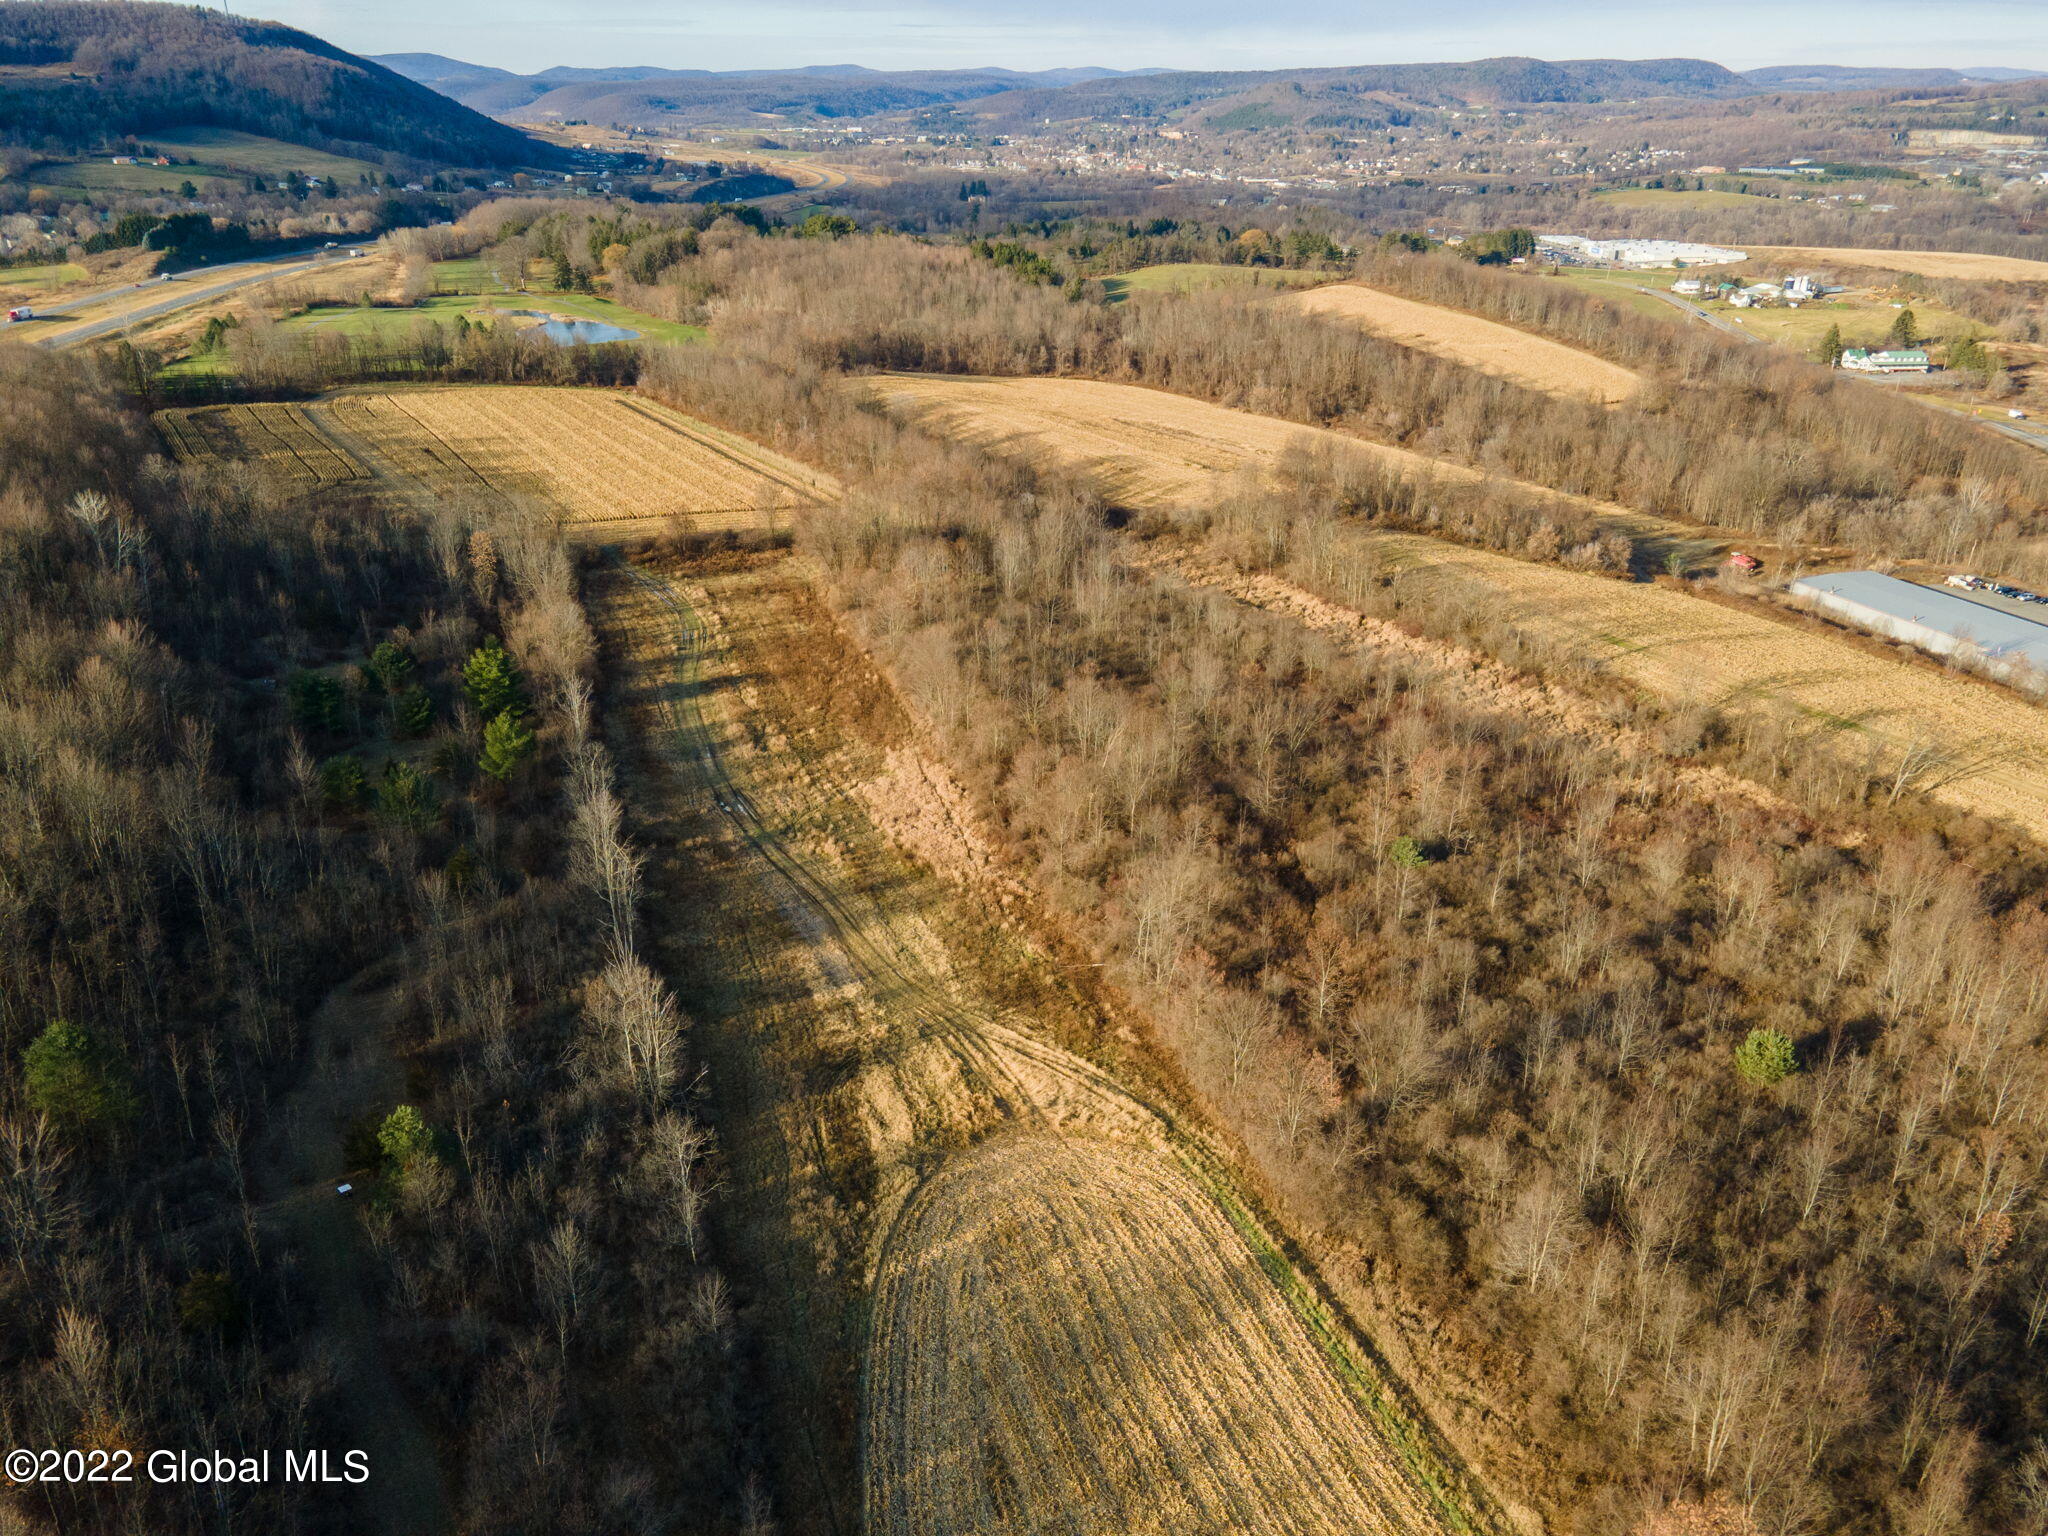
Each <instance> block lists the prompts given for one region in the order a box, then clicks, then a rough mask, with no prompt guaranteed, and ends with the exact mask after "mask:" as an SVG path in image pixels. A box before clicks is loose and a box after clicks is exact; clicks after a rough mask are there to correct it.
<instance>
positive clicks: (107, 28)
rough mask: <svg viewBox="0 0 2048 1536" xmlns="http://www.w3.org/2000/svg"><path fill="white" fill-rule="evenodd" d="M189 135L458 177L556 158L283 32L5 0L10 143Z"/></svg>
mask: <svg viewBox="0 0 2048 1536" xmlns="http://www.w3.org/2000/svg"><path fill="white" fill-rule="evenodd" d="M187 124H205V125H209V126H213V127H219V128H235V129H240V130H243V131H244V132H248V133H255V134H262V135H264V136H266V137H269V138H277V139H288V140H290V141H292V142H293V143H298V144H310V145H314V146H316V147H318V148H322V149H334V150H337V151H339V152H341V153H350V152H360V151H361V150H363V149H365V148H370V149H376V150H384V151H391V152H394V153H398V154H402V155H406V156H409V157H413V158H426V159H433V160H441V161H447V162H451V163H454V164H458V165H510V164H518V163H526V162H537V161H541V160H544V159H546V158H547V157H548V156H549V154H550V151H549V150H548V149H547V148H546V147H545V146H542V145H539V144H536V143H535V142H534V141H533V140H531V139H529V138H527V136H526V135H525V134H523V133H520V132H519V131H518V130H516V129H513V128H509V127H506V126H505V125H504V124H502V123H497V122H493V121H492V120H491V119H489V118H486V117H482V116H480V115H478V114H477V113H475V112H472V111H470V110H469V109H468V108H467V107H464V106H461V105H459V104H457V103H456V102H453V101H451V100H449V99H448V98H447V97H445V96H442V95H439V94H437V93H436V92H434V91H431V90H428V89H427V88H426V87H424V86H421V85H418V84H415V83H414V82H413V81H411V80H408V79H406V78H405V77H404V76H402V75H399V74H396V73H394V72H393V71H391V70H388V69H386V68H384V67H383V66H382V65H379V64H372V63H370V62H369V61H368V60H366V59H360V58H357V57H356V56H355V55H354V54H351V53H348V52H346V51H344V50H343V49H340V48H337V47H335V46H334V45H333V44H331V43H326V42H322V41H321V40H320V39H319V38H317V37H313V36H311V35H309V34H307V33H304V32H299V31H296V30H294V29H293V28H291V27H285V26H279V25H277V24H276V23H274V22H267V21H254V20H248V19H245V18H243V17H239V16H228V15H222V14H217V13H215V12H212V11H203V10H199V9H196V8H191V7H186V6H173V5H149V4H132V3H128V0H105V3H101V0H91V3H87V0H35V3H30V0H0V143H15V144H24V145H34V146H35V147H36V148H38V149H43V150H48V149H51V148H55V147H62V148H67V149H73V150H78V149H90V148H92V147H94V146H96V145H98V144H99V143H100V142H101V141H102V140H104V139H105V138H106V137H107V136H108V135H109V134H114V135H120V134H139V133H148V132H150V131H152V130H155V129H161V128H169V127H176V126H182V125H187ZM372 158H374V157H372Z"/></svg>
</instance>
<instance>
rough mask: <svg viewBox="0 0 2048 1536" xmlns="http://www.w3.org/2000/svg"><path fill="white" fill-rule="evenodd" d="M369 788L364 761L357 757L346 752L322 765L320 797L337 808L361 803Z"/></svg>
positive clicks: (345, 807)
mask: <svg viewBox="0 0 2048 1536" xmlns="http://www.w3.org/2000/svg"><path fill="white" fill-rule="evenodd" d="M368 788H369V781H368V779H366V778H365V777H364V775H363V765H362V762H361V761H360V760H359V759H357V758H355V757H351V756H349V755H348V754H346V753H344V754H343V755H342V756H340V757H330V758H329V759H327V761H326V762H324V763H322V764H321V765H320V798H321V799H322V800H323V801H325V802H326V803H327V804H328V805H329V806H330V807H332V808H334V809H336V810H345V809H347V808H348V807H349V806H353V805H361V804H362V803H363V795H364V793H365V791H366V790H368Z"/></svg>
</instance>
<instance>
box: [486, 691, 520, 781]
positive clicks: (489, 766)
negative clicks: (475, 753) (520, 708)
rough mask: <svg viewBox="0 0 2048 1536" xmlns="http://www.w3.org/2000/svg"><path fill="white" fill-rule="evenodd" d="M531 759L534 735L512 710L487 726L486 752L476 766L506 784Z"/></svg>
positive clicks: (497, 717)
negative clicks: (520, 766)
mask: <svg viewBox="0 0 2048 1536" xmlns="http://www.w3.org/2000/svg"><path fill="white" fill-rule="evenodd" d="M531 756H533V732H532V731H530V730H528V729H527V728H526V727H525V726H523V725H521V724H520V723H519V717H518V716H517V715H515V714H513V713H512V711H511V710H509V709H508V710H506V711H504V712H503V713H502V714H500V715H498V716H496V717H495V718H494V719H493V720H492V721H491V723H490V724H489V725H486V726H485V727H484V750H483V753H482V755H481V756H479V757H478V758H477V760H476V765H477V767H479V768H481V769H483V771H484V772H485V773H488V774H489V775H490V776H491V777H492V778H494V779H496V780H497V781H498V782H499V783H500V784H502V783H504V782H506V781H507V780H508V779H510V778H511V777H512V775H513V774H514V773H516V772H517V771H518V770H519V765H520V764H521V763H523V762H525V761H526V760H527V759H528V758H529V757H531Z"/></svg>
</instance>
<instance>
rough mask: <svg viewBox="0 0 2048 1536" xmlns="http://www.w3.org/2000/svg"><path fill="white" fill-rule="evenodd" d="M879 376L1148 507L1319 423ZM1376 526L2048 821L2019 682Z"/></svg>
mask: <svg viewBox="0 0 2048 1536" xmlns="http://www.w3.org/2000/svg"><path fill="white" fill-rule="evenodd" d="M875 383H876V387H877V388H878V389H879V390H880V391H881V392H882V393H883V394H884V396H885V398H886V397H888V396H889V395H891V394H895V395H901V396H907V397H908V400H909V403H912V404H916V405H920V406H922V408H923V409H925V410H926V411H928V412H930V413H931V415H932V419H934V420H937V421H941V422H943V423H945V424H946V426H947V427H948V428H949V429H950V430H952V431H955V432H957V433H958V434H959V435H961V436H963V437H966V438H970V439H972V440H975V441H979V442H984V443H987V444H989V445H991V446H995V447H1000V448H1001V449H1003V450H1004V451H1006V452H1016V453H1021V454H1025V455H1028V456H1031V457H1034V458H1039V459H1043V460H1046V461H1053V462H1064V463H1067V464H1070V465H1075V466H1077V467H1082V468H1086V469H1089V470H1090V471H1092V472H1093V473H1095V474H1096V475H1097V476H1098V477H1099V478H1100V479H1101V481H1102V483H1103V487H1104V489H1105V491H1106V492H1108V493H1109V494H1111V495H1113V496H1115V497H1117V498H1118V499H1120V500H1123V501H1125V502H1127V503H1129V504H1131V505H1134V506H1145V505H1161V506H1163V505H1169V504H1171V503H1173V502H1174V501H1176V500H1178V501H1183V502H1185V501H1186V500H1188V499H1190V498H1192V497H1198V496H1200V495H1201V494H1202V493H1203V492H1204V490H1205V489H1206V488H1207V487H1209V486H1211V485H1213V484H1214V479H1215V477H1216V476H1217V475H1218V474H1222V473H1229V472H1231V471H1233V470H1235V469H1237V468H1240V467H1242V466H1246V465H1253V466H1255V465H1257V464H1259V463H1261V462H1265V461H1269V460H1270V459H1271V458H1272V456H1273V455H1274V454H1275V453H1276V452H1277V451H1278V449H1279V448H1280V447H1282V446H1284V445H1286V444H1288V443H1290V442H1295V441H1299V440H1300V439H1301V438H1302V437H1303V436H1304V435H1305V434H1308V433H1309V429H1308V428H1305V427H1299V426H1296V425H1294V424H1293V423H1290V422H1283V421H1276V420H1273V419H1272V418H1269V417H1264V416H1256V415H1253V414H1251V413H1249V412H1243V411H1232V410H1227V409H1225V408H1223V407H1221V406H1214V405H1209V404H1206V403H1204V402H1201V401H1195V400H1184V399H1181V398H1179V397H1176V396H1172V395H1167V394H1163V393H1161V392H1160V391H1157V390H1148V389H1139V388H1135V387H1133V386H1129V385H1120V384H1098V383H1093V382H1090V381H1084V380H1064V379H1017V380H974V379H938V378H932V379H919V380H906V379H903V378H900V377H888V378H884V379H881V380H877V381H875ZM1330 435H1331V436H1334V435H1335V434H1330ZM1345 441H1346V442H1355V440H1352V439H1345ZM1381 451H1382V452H1392V451H1393V450H1385V449H1383V450H1381ZM1410 457H1415V456H1412V455H1411V456H1410ZM1423 462H1425V463H1426V462H1428V461H1423ZM1437 472H1438V473H1443V472H1444V471H1443V470H1442V469H1441V468H1439V469H1438V471H1437ZM1466 473H1470V471H1467V472H1466ZM1373 537H1374V540H1375V543H1376V546H1377V548H1378V550H1379V552H1380V555H1381V558H1382V559H1383V560H1385V561H1386V562H1388V563H1389V564H1390V565H1392V566H1394V567H1398V568H1399V569H1401V570H1402V571H1403V572H1404V573H1405V574H1403V575H1402V576H1401V577H1400V578H1399V579H1400V580H1402V581H1404V582H1406V583H1408V584H1409V590H1410V591H1412V592H1414V593H1416V594H1417V595H1419V596H1420V595H1426V594H1429V593H1432V592H1435V591H1438V590H1442V591H1443V593H1444V596H1445V598H1446V600H1449V601H1464V602H1471V601H1475V600H1476V601H1478V602H1481V603H1484V604H1485V605H1486V606H1487V608H1488V609H1489V610H1490V611H1494V612H1498V613H1500V614H1502V615H1504V616H1512V618H1513V620H1514V622H1515V623H1516V624H1517V625H1518V626H1521V627H1524V628H1526V629H1527V630H1529V631H1530V632H1531V633H1533V634H1538V635H1541V636H1543V637H1545V638H1548V639H1552V640H1556V641H1559V642H1562V643H1564V644H1567V645H1570V646H1575V647H1578V648H1581V649H1582V650H1584V651H1585V652H1587V653H1588V654H1590V655H1593V656H1597V657H1598V658H1600V659H1601V661H1602V662H1603V664H1605V665H1606V666H1608V667H1610V668H1612V669H1613V671H1614V672H1615V673H1616V674H1617V675H1619V676H1622V677H1626V678H1628V679H1630V680H1631V681H1633V682H1635V683H1636V684H1637V685H1639V686H1641V687H1642V688H1644V689H1646V690H1648V691H1649V692H1650V693H1652V694H1654V695H1655V696H1657V697H1659V698H1662V699H1666V700H1669V701H1673V702H1681V703H1683V702H1694V701H1697V702H1707V703H1715V704H1724V705H1725V704H1731V703H1735V702H1736V701H1744V702H1748V701H1755V702H1759V703H1762V702H1770V701H1775V702H1781V703H1783V704H1788V705H1790V706H1791V707H1793V708H1794V709H1796V710H1798V711H1800V712H1802V713H1803V714H1806V715H1808V716H1810V717H1811V718H1813V719H1814V720H1816V721H1820V722H1826V723H1827V724H1828V725H1829V727H1830V728H1831V729H1834V730H1836V731H1838V732H1839V733H1840V735H1841V738H1842V740H1843V741H1844V742H1845V744H1846V746H1847V750H1849V751H1851V752H1856V753H1859V754H1860V753H1864V752H1868V751H1871V750H1873V749H1875V750H1877V751H1880V752H1886V753H1895V752H1906V751H1911V750H1914V749H1915V748H1916V747H1918V748H1921V749H1922V750H1924V745H1923V744H1924V743H1927V742H1942V743H1945V744H1946V749H1947V750H1948V751H1949V752H1951V753H1952V754H1953V756H1954V759H1955V762H1956V763H1957V764H1958V765H1959V766H1958V767H1957V769H1956V777H1955V778H1954V779H1953V780H1952V781H1951V782H1948V783H1946V784H1944V785H1942V787H1940V788H1939V789H1937V790H1936V791H1935V793H1936V795H1937V796H1938V797H1939V798H1941V799H1944V800H1947V801H1949V802H1950V803H1952V804H1954V805H1957V806H1959V807H1961V808H1962V809H1964V810H1967V811H1971V812H1973V813H1975V814H1978V815H1984V816H1992V817H2009V818H2011V819H2012V820H2013V821H2016V822H2018V823H2019V824H2020V825H2022V826H2023V827H2025V828H2026V829H2027V830H2029V831H2030V832H2032V833H2034V834H2035V835H2037V836H2039V835H2042V834H2044V833H2048V713H2044V712H2043V711H2042V710H2041V709H2040V708H2039V707H2038V706H2036V705H2034V704H2031V703H2029V702H2027V701H2025V700H2023V699H2021V698H2019V697H2017V696H2016V695H2013V694H2009V693H2006V692H2004V691H2002V690H1999V689H1996V688H1992V687H1988V686H1986V685H1984V684H1982V683H1978V682H1976V681H1973V680H1971V679H1968V678H1964V677H1958V676H1955V675H1953V674H1950V673H1944V672H1939V671H1935V670H1933V669H1930V668H1926V667H1920V666H1915V665H1913V664H1911V663H1910V662H1909V661H1907V660H1905V659H1903V658H1901V659H1894V658H1892V657H1890V656H1887V655H1884V654H1881V653H1877V652H1873V651H1869V650H1866V649H1864V648H1862V647H1861V646H1858V645H1855V644H1852V643H1851V642H1850V641H1848V640H1847V639H1842V638H1837V637H1835V636H1833V635H1830V634H1828V633H1826V632H1824V631H1818V630H1810V629H1806V628H1804V627H1801V626H1797V625H1793V624H1789V623H1780V622H1777V621H1775V620H1772V619H1770V618H1766V617H1763V616H1760V615H1756V614H1752V613H1746V612H1740V611H1736V610H1731V609H1728V608H1724V607H1721V606H1719V605H1716V604H1713V603H1709V602H1705V601H1702V600H1701V599H1699V598H1697V597H1694V596H1691V595H1690V594H1688V593H1685V592H1682V591H1678V590H1675V589H1673V588H1671V587H1665V586H1656V585H1652V584H1650V583H1647V582H1622V581H1613V580H1609V579H1606V578H1604V577H1600V576H1593V575H1587V574H1583V573H1581V572H1577V571H1571V570H1566V569H1564V568H1562V567H1559V566H1553V565H1540V564H1535V563H1532V562H1528V561H1522V560H1515V559H1511V558H1509V557H1508V556H1505V555H1498V554H1493V553H1490V552H1487V551H1483V550H1473V549H1466V548H1463V547H1460V546H1458V545H1454V544H1449V543H1445V542H1441V541H1438V540H1433V539H1428V538H1424V537H1421V536H1418V535H1413V534H1394V533H1386V534H1377V535H1374V536H1373Z"/></svg>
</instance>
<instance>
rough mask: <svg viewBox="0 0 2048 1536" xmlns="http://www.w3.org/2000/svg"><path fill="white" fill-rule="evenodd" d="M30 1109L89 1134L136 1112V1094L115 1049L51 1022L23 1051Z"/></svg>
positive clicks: (74, 1027) (66, 1025)
mask: <svg viewBox="0 0 2048 1536" xmlns="http://www.w3.org/2000/svg"><path fill="white" fill-rule="evenodd" d="M21 1065H22V1086H23V1088H24V1090H25V1092H26V1093H27V1096H28V1102H29V1107H30V1108H31V1109H34V1110H37V1111H39V1112H40V1113H42V1114H45V1115H47V1116H49V1117H50V1119H52V1120H54V1121H55V1122H56V1123H57V1124H58V1125H60V1126H63V1127H64V1128H65V1129H67V1130H74V1131H78V1130H90V1129H92V1128H94V1127H96V1126H101V1125H107V1124H110V1123H112V1122H113V1121H116V1120H125V1119H127V1118H128V1117H129V1116H130V1115H132V1114H134V1113H135V1094H134V1092H133V1090H131V1089H130V1088H129V1086H128V1074H127V1072H126V1070H125V1069H124V1068H123V1066H122V1063H121V1058H120V1057H119V1055H117V1054H116V1053H115V1051H114V1050H113V1049H112V1048H111V1047H110V1046H109V1045H107V1043H106V1042H105V1041H103V1040H101V1039H100V1038H99V1037H98V1036H97V1035H95V1034H94V1033H93V1032H92V1031H91V1030H89V1029H83V1028H81V1027H79V1026H78V1025H76V1024H73V1023H71V1022H70V1021H69V1020H68V1019H56V1020H53V1021H52V1022H51V1023H50V1025H49V1027H48V1028H46V1029H45V1030H44V1031H43V1032H42V1033H41V1034H40V1035H38V1036H36V1038H35V1039H34V1040H33V1041H32V1042H31V1043H30V1045H29V1048H28V1049H27V1050H26V1051H24V1052H23V1053H22V1058H21Z"/></svg>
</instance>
